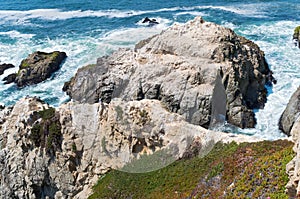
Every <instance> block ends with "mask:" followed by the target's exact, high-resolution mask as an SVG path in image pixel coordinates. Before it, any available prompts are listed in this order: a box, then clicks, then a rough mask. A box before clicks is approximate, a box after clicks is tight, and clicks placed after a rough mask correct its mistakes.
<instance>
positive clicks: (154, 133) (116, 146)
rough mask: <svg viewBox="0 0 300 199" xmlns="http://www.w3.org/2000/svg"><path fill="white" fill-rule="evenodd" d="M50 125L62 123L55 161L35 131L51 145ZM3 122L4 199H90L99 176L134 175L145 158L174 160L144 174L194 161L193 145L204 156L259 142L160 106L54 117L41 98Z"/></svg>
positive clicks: (92, 108) (1, 114)
mask: <svg viewBox="0 0 300 199" xmlns="http://www.w3.org/2000/svg"><path fill="white" fill-rule="evenodd" d="M5 110H6V111H5ZM51 118H59V121H60V122H59V123H60V125H61V128H60V132H61V135H62V139H61V148H60V149H58V150H55V151H54V152H53V153H50V154H49V153H47V148H46V147H44V146H43V144H40V145H37V144H36V143H35V139H32V135H33V133H34V130H33V129H34V126H35V125H37V124H40V126H44V127H45V129H44V130H42V131H40V132H41V133H42V134H43V136H45V135H46V137H43V136H42V137H41V143H42V142H45V143H47V142H48V141H49V139H48V138H49V136H48V137H47V134H48V133H47V129H48V128H49V129H50V127H47V126H46V125H50V126H51V124H52V122H49V123H47V121H50V120H51V121H52V119H51ZM0 119H1V120H3V121H4V123H2V124H1V125H0V146H1V148H0V149H1V150H0V194H1V197H3V198H24V199H28V198H30V199H31V198H47V197H49V198H86V197H87V196H88V195H89V194H90V193H91V187H92V186H93V185H94V184H95V183H96V182H97V181H98V179H99V177H100V176H101V175H103V174H104V173H105V172H107V171H108V170H110V169H111V168H116V169H122V170H126V171H130V172H135V171H136V170H135V169H136V168H132V167H127V168H125V167H123V166H124V165H125V164H127V163H128V162H131V161H132V160H134V159H136V158H138V157H141V155H142V154H153V153H156V152H159V151H162V152H163V151H166V153H163V154H165V155H168V156H161V158H164V160H165V161H161V162H162V163H164V162H165V163H164V164H161V165H159V164H154V165H155V166H156V167H149V166H148V165H145V167H141V168H139V169H142V170H138V171H139V172H141V171H144V172H145V171H150V170H151V169H152V170H154V169H157V168H161V167H163V166H166V165H167V164H169V163H171V162H172V161H174V160H175V159H178V158H182V157H187V156H188V155H195V154H194V153H195V151H194V150H193V146H197V154H198V155H199V154H200V155H204V154H206V153H208V152H209V150H210V149H211V148H212V147H213V146H214V143H216V142H218V141H220V140H222V141H224V142H229V141H232V140H235V141H237V142H240V141H245V140H247V141H248V140H251V141H255V139H253V137H251V139H249V137H247V136H241V135H236V136H233V135H232V134H225V133H220V132H211V131H209V130H206V129H204V128H202V127H200V126H195V125H192V124H189V123H187V122H186V121H185V120H184V118H183V117H182V116H180V115H179V114H176V113H170V112H168V111H167V110H166V109H164V108H163V106H162V105H161V102H160V101H158V100H140V101H129V102H124V101H115V100H114V101H111V103H110V104H105V103H94V104H78V103H76V102H69V103H67V104H64V105H62V106H60V107H59V108H58V109H57V110H56V111H55V114H54V112H53V110H52V108H50V107H49V106H48V105H47V104H44V103H42V102H41V101H40V100H39V99H37V98H24V99H21V100H20V101H18V102H17V103H16V104H15V105H14V107H13V109H12V110H11V109H6V108H5V109H4V110H2V111H0ZM43 121H44V122H43ZM55 121H56V120H55ZM42 124H44V125H42ZM44 134H45V135H44ZM42 138H43V139H42ZM50 144H51V143H50ZM191 153H192V154H191ZM143 169H144V170H143Z"/></svg>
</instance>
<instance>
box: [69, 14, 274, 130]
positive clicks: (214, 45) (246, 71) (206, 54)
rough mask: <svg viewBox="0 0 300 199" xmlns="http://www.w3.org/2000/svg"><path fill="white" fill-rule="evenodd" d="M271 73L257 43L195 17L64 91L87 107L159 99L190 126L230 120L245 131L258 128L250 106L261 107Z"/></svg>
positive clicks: (81, 74) (103, 63)
mask: <svg viewBox="0 0 300 199" xmlns="http://www.w3.org/2000/svg"><path fill="white" fill-rule="evenodd" d="M270 72H271V71H270V70H269V68H268V64H267V63H266V61H265V58H264V53H263V52H262V51H261V50H260V49H259V47H258V46H257V45H256V44H254V43H253V42H251V41H249V40H247V39H245V38H244V37H241V36H238V35H236V34H235V33H234V32H233V31H232V30H230V29H228V28H225V27H222V26H219V25H216V24H213V23H209V22H205V21H204V20H203V19H202V18H201V17H197V18H195V19H194V20H193V21H190V22H188V23H186V24H184V25H173V26H172V27H170V28H168V29H167V30H165V31H163V32H162V33H161V34H159V35H155V36H153V37H151V38H149V39H147V40H144V41H141V42H140V43H138V44H137V45H136V47H135V49H134V50H129V49H121V50H119V51H117V52H115V53H113V54H112V55H111V56H105V57H102V58H99V59H98V60H97V64H96V65H92V66H87V67H83V68H81V69H79V70H78V71H77V73H76V75H75V76H74V77H73V78H72V79H71V81H70V82H68V83H67V84H66V85H65V86H64V90H65V91H66V92H67V94H68V95H69V96H70V97H71V98H72V99H74V100H75V101H79V102H84V103H85V102H87V103H95V102H98V101H103V102H106V103H109V102H110V101H111V100H112V99H114V98H121V99H122V100H126V101H130V100H135V99H138V100H140V99H142V98H146V99H158V100H160V101H162V102H163V103H164V105H165V106H166V108H167V109H168V110H170V111H172V112H176V113H179V114H181V115H183V116H184V118H185V119H186V121H188V122H190V123H192V124H197V125H201V126H203V127H206V128H208V127H209V126H210V125H211V124H212V123H215V121H216V120H219V119H220V118H223V119H225V117H226V118H227V120H228V122H230V123H232V124H234V125H237V126H239V127H242V128H245V127H254V125H255V118H254V114H253V111H252V109H253V108H262V107H263V106H264V103H265V101H266V92H267V91H266V89H265V87H264V86H265V84H266V82H267V81H268V80H269V79H270V78H269V76H270ZM217 85H218V86H217ZM216 94H217V95H216ZM216 96H218V98H217V97H216ZM213 102H214V103H213ZM216 105H217V106H216ZM212 110H213V111H212Z"/></svg>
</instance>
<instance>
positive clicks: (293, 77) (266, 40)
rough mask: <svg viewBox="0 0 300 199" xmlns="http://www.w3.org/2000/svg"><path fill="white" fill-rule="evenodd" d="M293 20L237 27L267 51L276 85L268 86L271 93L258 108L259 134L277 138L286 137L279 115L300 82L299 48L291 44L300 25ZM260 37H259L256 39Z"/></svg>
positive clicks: (266, 54) (257, 128) (241, 32)
mask: <svg viewBox="0 0 300 199" xmlns="http://www.w3.org/2000/svg"><path fill="white" fill-rule="evenodd" d="M297 25H298V24H297V22H294V21H279V22H274V23H269V22H265V23H263V24H261V25H249V26H243V28H242V29H239V28H237V31H238V32H239V33H240V34H243V35H244V36H246V37H248V38H250V39H251V37H253V36H254V39H252V40H254V41H255V42H256V43H257V44H258V45H259V46H260V48H261V49H262V50H263V51H264V52H265V56H266V59H267V62H268V64H269V66H270V68H271V70H272V71H273V72H274V77H275V78H276V79H277V84H276V85H273V88H272V89H271V88H269V96H268V99H267V103H266V104H265V107H264V109H260V110H257V112H256V114H255V115H256V118H257V126H256V130H257V132H256V134H257V135H259V136H261V137H264V138H267V139H276V138H278V137H285V136H284V135H283V133H282V132H281V131H279V130H278V122H279V118H280V116H281V114H282V112H283V110H284V109H285V107H286V105H287V103H288V100H289V99H290V97H291V95H292V94H293V93H294V92H295V90H296V89H297V87H298V86H299V85H300V75H299V74H300V63H299V62H297V60H298V58H299V56H300V50H299V49H298V48H297V47H295V46H294V45H293V43H292V34H293V30H294V28H295V27H296V26H297ZM257 36H259V37H258V38H257Z"/></svg>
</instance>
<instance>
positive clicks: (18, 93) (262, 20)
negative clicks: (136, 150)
mask: <svg viewBox="0 0 300 199" xmlns="http://www.w3.org/2000/svg"><path fill="white" fill-rule="evenodd" d="M299 9H300V2H298V1H291V0H289V1H284V0H280V1H275V0H269V1H262V0H261V1H258V0H257V1H253V0H251V1H243V2H242V3H241V2H240V1H233V0H226V1H216V0H215V1H208V0H207V1H188V2H185V1H179V0H173V1H147V0H144V1H136V0H134V1H122V0H119V1H115V0H112V1H111V0H110V1H107V0H104V1H103V0H102V1H91V0H88V1H78V0H65V1H63V2H59V1H44V0H31V1H28V0H22V1H16V0H13V1H11V0H10V1H8V0H5V1H4V0H0V63H12V64H14V65H16V66H18V65H19V64H20V62H21V60H22V59H24V58H25V57H26V56H27V55H28V54H29V53H32V52H33V51H36V50H40V51H53V50H60V51H65V52H66V53H67V55H68V58H67V60H66V62H65V63H64V65H63V66H62V68H61V69H60V70H59V71H58V72H57V73H55V75H54V76H53V77H52V78H51V79H49V80H47V81H45V82H43V83H40V84H38V85H34V86H28V87H26V88H23V89H18V88H16V87H15V86H14V85H13V84H10V85H4V84H3V83H2V82H0V103H1V104H5V105H12V104H14V103H15V101H16V100H18V99H19V98H21V97H23V96H26V95H30V96H39V97H41V98H42V99H44V100H45V101H47V102H48V103H50V104H51V105H54V106H58V105H59V104H61V103H63V102H65V101H67V100H68V97H67V96H66V95H65V93H63V92H62V90H61V89H62V86H63V83H64V82H65V81H68V80H69V79H70V78H71V77H72V76H73V75H74V74H75V72H76V70H77V69H78V68H79V67H81V66H84V65H87V64H91V63H95V62H96V59H97V58H98V57H100V56H103V55H107V54H109V53H111V52H112V51H114V50H117V49H118V48H120V47H133V46H134V44H135V43H136V42H137V41H139V40H141V39H144V38H147V37H149V36H151V35H153V34H156V33H159V32H160V31H161V30H163V29H165V28H167V27H168V26H170V25H172V24H173V23H184V22H186V21H188V20H190V19H193V18H194V17H195V16H198V15H200V16H202V17H203V18H204V19H205V20H207V21H212V22H215V23H218V24H221V25H223V26H226V27H229V28H232V29H233V30H234V31H236V32H237V33H238V34H240V35H243V36H245V37H247V38H249V39H251V40H253V41H255V42H256V43H257V44H258V45H259V46H260V47H261V49H262V50H264V51H265V54H266V58H267V61H268V63H269V64H270V67H271V69H272V70H273V71H274V76H275V78H277V80H278V83H277V84H276V85H275V86H274V87H273V88H268V89H269V91H270V92H269V96H268V102H267V104H266V106H265V108H264V109H263V110H257V112H256V117H257V121H258V124H257V126H256V129H252V130H250V129H246V130H243V131H240V132H242V133H247V134H255V135H258V136H261V137H265V138H268V139H275V138H278V137H282V136H283V135H282V133H281V132H280V131H278V126H277V123H278V119H279V117H280V114H281V112H282V111H283V110H284V108H285V106H286V104H287V103H288V99H289V98H290V96H291V95H292V93H293V92H294V91H295V90H296V88H297V87H298V86H299V85H300V63H299V62H298V58H299V56H300V50H298V49H296V48H295V47H294V46H293V45H292V42H291V35H292V33H293V29H294V27H295V26H297V25H299V21H300V14H299V12H298V11H299ZM146 16H148V17H150V18H156V19H157V20H158V21H159V22H160V24H159V25H157V26H154V27H146V26H144V25H143V24H142V23H141V20H142V19H143V18H144V17H146ZM15 71H17V67H16V68H14V69H9V70H7V71H6V72H5V74H4V75H2V76H0V79H2V78H3V77H4V76H6V75H8V74H10V73H12V72H15Z"/></svg>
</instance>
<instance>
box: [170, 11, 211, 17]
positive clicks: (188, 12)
mask: <svg viewBox="0 0 300 199" xmlns="http://www.w3.org/2000/svg"><path fill="white" fill-rule="evenodd" d="M180 15H193V16H207V14H206V13H204V12H199V11H185V12H179V13H176V14H175V16H180Z"/></svg>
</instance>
